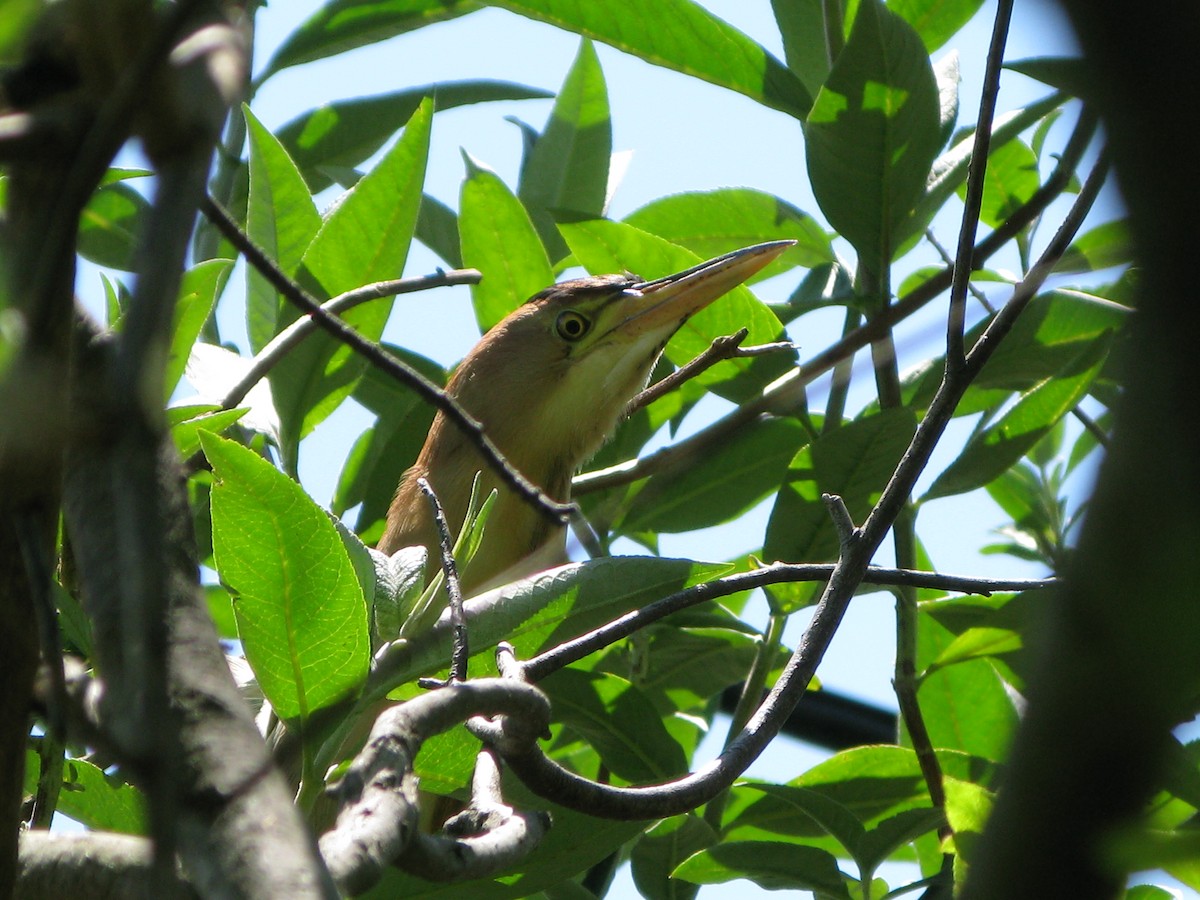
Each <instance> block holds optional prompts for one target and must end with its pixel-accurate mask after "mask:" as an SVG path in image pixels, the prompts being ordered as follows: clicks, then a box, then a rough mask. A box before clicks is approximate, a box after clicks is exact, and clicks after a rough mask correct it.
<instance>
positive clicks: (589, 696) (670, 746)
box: [539, 669, 688, 784]
mask: <svg viewBox="0 0 1200 900" xmlns="http://www.w3.org/2000/svg"><path fill="white" fill-rule="evenodd" d="M539 686H540V687H541V688H542V689H543V690H544V691H545V692H546V694H547V696H549V698H550V703H551V705H552V707H553V709H554V719H555V721H560V722H563V723H564V724H565V725H567V726H569V727H570V729H571V730H572V731H574V732H575V733H577V734H579V735H582V736H583V737H584V738H585V739H586V740H587V742H588V743H589V744H591V745H592V747H594V748H595V749H596V751H597V752H598V753H599V754H600V758H601V760H603V762H604V765H605V767H607V768H608V769H609V770H610V771H611V772H612V773H613V774H614V775H616V776H617V777H618V778H621V779H623V780H625V781H628V782H631V783H638V784H640V783H647V782H653V783H658V782H662V781H667V780H669V779H671V778H675V777H678V776H679V775H682V774H684V773H685V772H687V767H688V761H687V757H686V756H685V755H684V753H683V750H682V749H681V748H680V747H679V745H678V744H677V743H676V742H675V741H674V740H673V739H672V738H671V735H670V734H669V733H668V732H667V729H666V728H665V727H664V725H663V720H662V718H661V716H660V715H659V713H658V711H657V710H656V709H655V708H654V706H653V704H651V703H650V701H649V700H648V699H647V698H646V696H645V695H644V694H643V693H642V692H641V691H640V690H638V689H637V688H636V687H634V686H633V685H632V684H630V683H629V682H628V681H627V680H625V679H624V678H620V677H619V676H617V675H613V674H611V673H607V672H584V671H581V670H579V669H563V670H562V671H560V672H556V673H555V674H554V675H553V676H551V677H550V678H548V679H546V680H545V681H544V682H542V683H541V684H540V685H539Z"/></svg>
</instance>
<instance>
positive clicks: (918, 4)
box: [888, 0, 983, 53]
mask: <svg viewBox="0 0 1200 900" xmlns="http://www.w3.org/2000/svg"><path fill="white" fill-rule="evenodd" d="M981 6H983V0H891V2H889V3H888V9H890V10H891V11H892V12H894V13H895V14H896V15H898V16H900V17H901V18H902V19H904V20H905V21H906V22H908V24H909V25H911V26H912V27H913V28H914V29H916V32H917V34H919V35H920V36H921V40H922V41H923V42H924V44H925V49H926V51H928V52H929V53H933V52H934V51H935V50H937V49H938V48H939V47H941V46H942V45H944V44H945V43H946V41H948V40H950V38H952V37H954V35H955V34H957V33H958V32H959V30H961V29H962V27H963V26H964V25H966V24H967V22H969V21H971V18H972V17H973V16H974V15H975V13H977V12H979V8H980V7H981Z"/></svg>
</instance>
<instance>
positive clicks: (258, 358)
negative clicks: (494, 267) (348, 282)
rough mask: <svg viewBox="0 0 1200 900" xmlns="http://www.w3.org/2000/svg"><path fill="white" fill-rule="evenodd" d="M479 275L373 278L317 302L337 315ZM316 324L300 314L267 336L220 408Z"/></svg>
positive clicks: (229, 405)
mask: <svg viewBox="0 0 1200 900" xmlns="http://www.w3.org/2000/svg"><path fill="white" fill-rule="evenodd" d="M482 277H483V276H482V275H481V274H480V272H479V270H478V269H451V270H450V271H449V272H445V271H442V270H440V269H439V270H438V271H437V272H435V273H433V274H431V275H421V276H418V277H416V278H398V279H394V280H391V281H377V282H375V283H374V284H366V285H363V286H362V287H357V288H355V289H354V290H352V291H346V293H344V294H338V295H337V296H336V297H334V298H333V299H332V300H326V301H325V302H324V303H322V304H321V309H323V310H325V312H327V313H329V314H330V315H338V316H340V315H341V314H342V313H344V312H347V311H348V310H351V309H353V308H354V307H356V306H359V305H360V304H362V303H366V302H367V301H369V300H378V299H381V298H383V297H394V296H397V295H399V294H409V293H413V292H415V291H426V290H430V289H431V288H435V287H446V286H450V285H456V284H478V283H479V280H480V279H481V278H482ZM318 328H319V326H318V325H317V324H316V322H314V321H313V319H312V318H311V317H310V316H301V317H300V318H298V319H296V320H295V321H294V322H292V323H291V324H290V325H288V326H287V327H286V328H284V329H283V331H281V332H279V334H277V335H275V337H273V338H271V340H270V341H268V342H267V344H266V345H265V346H264V347H263V348H262V349H261V350H260V351H258V353H257V354H256V355H255V357H254V362H253V363H252V364H251V365H250V368H249V369H247V370H246V374H245V375H243V376H242V377H241V379H240V380H239V381H238V383H237V384H235V385H234V386H233V387H232V388H230V390H229V393H227V394H226V395H225V399H224V400H222V401H221V406H222V408H223V409H233V408H234V407H235V406H237V405H238V404H239V403H241V402H242V400H244V399H245V397H246V395H247V394H248V393H250V390H251V388H253V387H254V385H256V384H258V382H260V381H261V380H262V379H263V378H265V377H266V376H267V373H269V372H270V371H271V369H273V368H275V366H276V365H278V364H279V362H280V360H282V359H283V358H284V357H285V356H286V355H287V354H288V353H289V352H291V350H292V349H293V348H294V347H296V345H297V344H299V343H300V342H301V341H302V340H304V338H305V337H307V336H308V335H310V334H312V333H313V332H314V331H316V330H317V329H318Z"/></svg>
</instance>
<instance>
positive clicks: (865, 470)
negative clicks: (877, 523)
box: [763, 408, 916, 562]
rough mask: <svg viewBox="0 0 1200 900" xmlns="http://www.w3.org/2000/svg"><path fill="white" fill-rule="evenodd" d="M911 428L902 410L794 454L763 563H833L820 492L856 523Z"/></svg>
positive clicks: (834, 547)
mask: <svg viewBox="0 0 1200 900" xmlns="http://www.w3.org/2000/svg"><path fill="white" fill-rule="evenodd" d="M915 429H916V420H915V419H914V417H913V414H912V411H911V410H909V409H905V408H896V409H889V410H884V411H883V412H881V413H878V414H875V415H870V416H867V417H866V418H863V419H859V420H857V421H854V422H849V423H847V424H846V425H843V426H842V427H841V428H837V429H835V430H833V431H830V432H826V433H824V434H822V435H821V436H820V438H818V440H817V441H816V442H815V443H813V444H811V445H809V446H808V447H805V448H803V449H801V450H800V452H799V453H797V454H796V457H795V459H793V460H792V463H791V465H790V466H789V467H788V472H787V475H786V476H785V481H784V485H783V487H782V488H781V489H780V491H779V496H778V497H777V498H776V500H775V506H774V508H773V509H772V510H771V518H770V520H769V522H768V524H767V534H766V539H765V545H764V547H763V555H764V557H765V558H766V559H767V560H768V561H769V562H774V561H776V560H786V561H788V562H824V561H829V560H832V559H835V558H836V557H837V553H838V538H837V534H836V532H835V531H834V528H833V523H832V521H831V520H830V518H829V513H828V511H827V510H826V508H825V504H824V502H823V501H822V500H821V494H823V493H830V494H837V495H839V496H840V497H841V498H842V499H843V500H844V501H845V502H846V507H847V509H849V511H850V515H851V517H852V518H853V519H854V521H855V522H858V523H861V522H862V520H863V519H864V518H865V517H866V515H867V513H868V512H869V511H870V509H871V507H872V506H873V505H874V503H875V501H876V500H877V499H878V497H879V495H880V493H881V492H882V491H883V487H884V485H885V484H886V483H887V481H888V479H889V478H890V477H891V475H892V472H893V471H894V470H895V468H896V464H897V463H898V462H899V461H900V457H901V455H902V454H903V453H904V451H905V449H907V447H908V444H909V441H910V440H911V439H912V435H913V432H914V430H915Z"/></svg>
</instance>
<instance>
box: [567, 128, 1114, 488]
mask: <svg viewBox="0 0 1200 900" xmlns="http://www.w3.org/2000/svg"><path fill="white" fill-rule="evenodd" d="M1096 124H1097V120H1096V116H1095V114H1094V113H1092V112H1091V111H1090V110H1088V109H1087V108H1086V107H1085V108H1084V110H1083V112H1082V113H1081V115H1080V117H1079V121H1078V122H1077V123H1076V125H1075V129H1074V131H1073V132H1072V133H1071V137H1070V139H1069V140H1068V141H1067V145H1066V147H1065V148H1064V149H1063V152H1062V155H1061V156H1060V157H1059V159H1058V165H1057V166H1055V168H1054V171H1053V172H1052V173H1051V174H1050V177H1049V178H1047V179H1046V183H1045V184H1043V185H1042V186H1041V187H1040V188H1039V189H1038V190H1037V191H1036V192H1035V193H1034V195H1033V196H1032V197H1030V198H1029V201H1028V202H1027V203H1025V204H1024V205H1023V206H1021V207H1020V209H1018V210H1017V211H1016V212H1014V213H1013V214H1012V215H1011V216H1009V217H1008V218H1007V219H1006V220H1005V221H1004V223H1003V224H1002V225H1001V226H1000V227H999V228H997V229H996V230H994V231H993V232H992V233H991V234H989V235H988V236H987V237H985V238H984V239H983V240H981V241H980V242H979V243H978V244H976V245H975V251H974V253H973V254H972V264H973V265H975V266H976V267H981V266H983V264H984V263H985V262H986V261H987V260H988V259H989V258H990V257H991V256H992V255H993V254H995V253H996V252H997V251H998V250H1000V248H1001V247H1003V246H1004V245H1005V244H1007V243H1008V242H1009V241H1010V240H1012V238H1013V237H1014V236H1015V235H1016V234H1017V233H1019V232H1020V231H1021V230H1022V229H1023V228H1025V226H1027V225H1028V224H1029V223H1030V222H1032V221H1033V220H1034V219H1036V218H1037V217H1038V216H1040V215H1041V214H1042V213H1043V212H1045V210H1046V207H1048V206H1049V205H1050V203H1051V202H1053V201H1054V200H1055V199H1057V198H1058V197H1059V196H1060V195H1061V194H1062V192H1063V191H1064V190H1065V189H1066V188H1067V187H1068V186H1069V185H1070V183H1071V177H1072V176H1073V175H1074V173H1075V169H1076V168H1077V167H1078V165H1079V161H1080V160H1081V159H1082V158H1083V153H1084V151H1085V150H1086V149H1087V147H1088V144H1089V143H1090V142H1091V139H1092V136H1093V135H1094V134H1095V132H1096ZM952 277H953V267H949V266H948V267H946V268H945V269H942V270H941V271H940V272H938V273H937V274H936V275H933V276H932V277H931V278H930V279H929V280H928V281H926V282H924V283H923V284H921V285H920V286H919V287H916V288H914V289H913V290H911V291H909V292H908V293H907V294H905V295H904V296H903V297H901V298H900V299H899V300H898V301H897V302H896V303H894V304H892V305H891V306H889V307H887V309H885V310H882V311H881V312H880V313H879V314H878V315H876V316H875V317H873V318H872V319H871V321H870V322H868V323H866V324H865V325H862V326H861V327H859V328H856V329H854V330H853V331H852V332H850V333H849V334H847V335H846V336H845V337H843V338H842V339H841V340H840V341H838V342H837V343H835V344H833V345H831V346H830V347H828V348H826V349H825V350H823V351H822V352H820V353H818V354H817V355H816V356H814V357H813V358H812V359H810V360H808V361H807V362H804V363H802V364H801V365H799V366H797V367H796V369H794V370H793V371H792V372H791V373H789V374H787V375H785V376H783V377H782V378H780V379H779V380H778V381H776V382H775V383H774V384H772V385H771V386H770V387H769V388H768V389H767V390H765V391H763V393H762V394H761V395H759V396H758V397H757V398H756V399H754V400H751V401H749V402H748V403H745V404H743V405H742V406H740V407H738V408H737V409H735V410H734V411H733V412H731V413H729V414H728V415H726V416H724V417H723V418H721V419H718V420H717V421H716V422H714V423H713V424H711V425H709V426H707V427H705V428H702V429H701V430H700V431H698V432H696V434H694V435H693V436H692V437H690V438H688V439H686V440H683V441H680V442H679V443H677V444H674V445H672V446H670V447H665V448H663V449H662V450H659V451H658V452H656V453H652V454H650V455H649V456H646V457H643V458H642V459H637V460H630V461H629V462H628V463H622V464H621V465H618V466H613V467H612V468H609V469H605V470H603V471H599V472H587V473H585V474H583V475H580V476H578V477H576V478H575V480H574V481H573V482H572V486H571V493H572V494H574V495H581V494H586V493H589V492H591V491H599V490H605V489H607V488H610V487H616V486H618V485H622V484H629V483H630V482H633V481H637V480H639V479H641V478H645V477H647V476H648V475H652V474H654V473H655V472H659V471H663V470H668V469H671V468H672V467H674V466H676V465H682V464H686V462H687V460H690V459H692V458H694V457H695V456H696V455H697V454H700V453H703V452H705V450H707V448H709V447H711V446H713V445H714V444H719V443H720V442H721V441H723V440H725V439H726V438H727V437H728V436H729V435H730V434H732V433H733V432H735V431H737V430H738V429H739V428H741V427H743V426H744V425H745V424H746V423H748V422H751V421H753V420H755V419H757V418H758V417H759V416H762V415H771V414H782V413H784V412H787V411H788V410H790V409H792V408H793V407H795V405H796V404H797V403H798V402H800V400H801V399H802V398H803V396H804V389H805V387H807V385H808V384H809V383H811V382H812V381H814V380H815V379H816V378H818V377H819V376H821V375H823V374H824V373H825V372H828V371H829V370H830V369H832V368H833V367H834V366H835V365H836V364H837V363H838V362H839V361H840V360H843V359H845V358H847V357H849V356H851V355H853V354H854V353H856V352H857V351H859V350H861V349H862V348H863V347H865V346H867V345H868V344H869V343H871V341H873V340H875V339H877V338H878V337H880V336H881V335H882V334H884V333H885V332H886V331H887V330H888V329H890V328H892V327H893V326H894V325H896V324H897V323H898V322H901V321H903V320H904V319H906V318H907V317H908V316H910V315H912V314H913V313H915V312H916V311H917V310H919V309H921V308H923V307H924V306H926V305H927V304H929V303H930V302H931V301H933V300H934V299H936V298H937V297H938V296H940V295H941V294H942V292H943V291H945V290H946V289H947V288H949V287H950V283H951V280H952Z"/></svg>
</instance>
